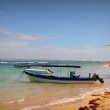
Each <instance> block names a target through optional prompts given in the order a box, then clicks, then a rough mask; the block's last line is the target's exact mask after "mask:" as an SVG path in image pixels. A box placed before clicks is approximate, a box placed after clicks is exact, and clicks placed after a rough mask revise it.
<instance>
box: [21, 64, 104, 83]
mask: <svg viewBox="0 0 110 110" xmlns="http://www.w3.org/2000/svg"><path fill="white" fill-rule="evenodd" d="M42 67H46V68H48V69H43V70H42V69H25V70H24V71H23V73H25V74H26V75H27V76H28V77H29V79H30V81H32V82H36V81H37V82H48V83H65V84H66V83H67V84H68V83H96V82H97V80H99V81H100V82H101V83H104V81H103V79H102V78H100V77H99V76H97V77H96V74H95V75H94V76H91V74H90V73H89V75H88V76H87V77H81V76H80V75H77V76H76V74H75V71H70V70H72V69H71V68H73V69H74V68H75V70H76V68H81V67H80V66H72V65H42ZM51 67H52V68H53V67H56V68H60V69H57V72H58V70H59V71H60V76H55V75H54V71H52V70H50V68H51ZM62 68H68V73H67V74H69V76H67V77H64V76H61V70H62Z"/></svg>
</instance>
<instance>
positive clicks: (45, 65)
mask: <svg viewBox="0 0 110 110" xmlns="http://www.w3.org/2000/svg"><path fill="white" fill-rule="evenodd" d="M42 67H71V68H81V66H73V65H42Z"/></svg>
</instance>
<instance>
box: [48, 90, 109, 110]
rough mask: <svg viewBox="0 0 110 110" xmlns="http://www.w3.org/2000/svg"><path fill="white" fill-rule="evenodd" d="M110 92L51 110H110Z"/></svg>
mask: <svg viewBox="0 0 110 110" xmlns="http://www.w3.org/2000/svg"><path fill="white" fill-rule="evenodd" d="M109 102H110V91H106V92H104V93H103V94H98V95H91V96H88V97H87V98H86V99H85V100H82V101H81V102H77V103H73V104H67V105H59V106H54V107H51V108H50V109H49V110H109V109H110V103H109Z"/></svg>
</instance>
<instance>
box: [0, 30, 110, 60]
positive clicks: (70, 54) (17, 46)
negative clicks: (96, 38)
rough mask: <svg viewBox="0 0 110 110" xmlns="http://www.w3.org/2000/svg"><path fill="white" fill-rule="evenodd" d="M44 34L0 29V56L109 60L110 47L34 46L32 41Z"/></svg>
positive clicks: (42, 37) (43, 38)
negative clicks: (29, 33)
mask: <svg viewBox="0 0 110 110" xmlns="http://www.w3.org/2000/svg"><path fill="white" fill-rule="evenodd" d="M47 38H48V37H47V36H45V35H40V34H39V35H28V34H21V33H15V32H8V31H4V30H3V29H0V58H21V59H22V58H25V59H37V58H40V59H59V60H110V51H109V50H110V47H109V46H108V47H106V46H105V47H104V48H93V47H92V46H89V45H85V46H84V47H82V48H79V49H72V48H63V47H58V46H53V45H54V44H50V45H48V46H47V45H45V46H43V45H40V46H39V47H38V46H34V45H33V42H32V41H36V42H37V41H39V40H45V39H47Z"/></svg>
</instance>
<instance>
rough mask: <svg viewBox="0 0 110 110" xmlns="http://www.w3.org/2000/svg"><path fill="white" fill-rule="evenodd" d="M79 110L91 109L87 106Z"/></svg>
mask: <svg viewBox="0 0 110 110" xmlns="http://www.w3.org/2000/svg"><path fill="white" fill-rule="evenodd" d="M79 110H89V108H88V107H87V106H85V107H80V108H79Z"/></svg>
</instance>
